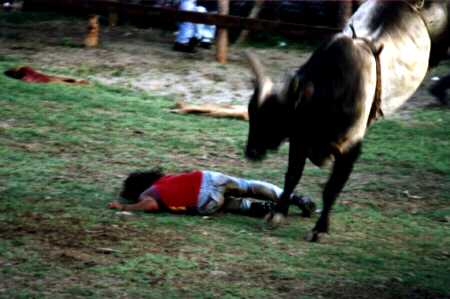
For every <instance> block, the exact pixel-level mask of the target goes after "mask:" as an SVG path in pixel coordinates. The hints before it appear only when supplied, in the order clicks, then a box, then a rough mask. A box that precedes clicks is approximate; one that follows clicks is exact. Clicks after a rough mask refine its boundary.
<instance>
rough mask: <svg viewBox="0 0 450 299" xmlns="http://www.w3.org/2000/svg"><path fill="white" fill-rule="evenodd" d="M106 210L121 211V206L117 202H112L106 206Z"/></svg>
mask: <svg viewBox="0 0 450 299" xmlns="http://www.w3.org/2000/svg"><path fill="white" fill-rule="evenodd" d="M108 208H110V209H118V210H122V204H121V203H120V202H118V201H117V200H114V201H112V202H110V203H109V204H108Z"/></svg>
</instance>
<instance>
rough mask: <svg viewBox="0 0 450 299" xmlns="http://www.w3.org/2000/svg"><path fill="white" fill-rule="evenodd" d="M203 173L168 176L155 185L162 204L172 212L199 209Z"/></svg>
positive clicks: (194, 172)
mask: <svg viewBox="0 0 450 299" xmlns="http://www.w3.org/2000/svg"><path fill="white" fill-rule="evenodd" d="M202 177H203V173H202V172H201V171H193V172H189V173H183V174H178V175H166V176H163V177H162V178H160V179H159V180H157V181H156V182H155V183H154V184H153V186H152V187H153V188H155V189H156V191H157V192H158V194H159V197H160V200H161V201H162V204H163V205H165V206H166V207H167V208H168V209H170V210H172V211H185V210H192V209H196V208H197V203H198V195H199V192H200V186H201V183H202Z"/></svg>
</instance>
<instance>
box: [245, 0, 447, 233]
mask: <svg viewBox="0 0 450 299" xmlns="http://www.w3.org/2000/svg"><path fill="white" fill-rule="evenodd" d="M448 24H449V16H448V2H447V1H425V3H423V2H422V1H381V0H380V1H375V0H369V1H366V2H365V3H364V4H362V5H361V7H360V8H359V9H358V10H357V11H356V12H355V14H354V15H353V16H352V18H351V19H350V20H349V22H348V24H347V26H346V27H345V28H344V30H343V31H342V32H341V33H339V34H336V35H335V36H334V37H332V39H331V40H330V41H328V42H327V43H325V44H323V45H322V46H321V47H320V48H319V49H317V50H316V51H315V52H314V53H313V54H312V56H311V57H310V59H309V60H308V61H307V62H306V63H305V64H304V65H303V66H301V67H300V68H299V69H298V70H297V72H296V73H295V74H293V75H292V76H290V78H289V79H288V80H286V81H285V83H284V86H283V87H282V88H280V89H276V88H274V85H273V83H272V81H271V79H270V78H269V77H267V76H266V75H265V73H264V70H263V68H262V65H261V64H260V63H259V61H258V60H257V59H256V57H255V56H253V55H252V54H249V53H248V58H249V60H250V64H251V66H252V69H253V71H254V73H255V75H256V78H257V84H256V86H255V92H254V94H253V96H252V98H251V100H250V103H249V108H248V110H249V117H250V128H249V135H248V141H247V148H246V156H247V157H248V158H249V159H252V160H260V159H262V158H263V157H264V156H265V154H266V152H267V151H268V150H275V149H277V148H278V147H279V146H280V144H281V143H282V142H284V141H289V142H290V148H289V164H288V169H287V172H286V177H285V183H284V192H283V196H282V199H281V200H280V202H279V203H278V204H277V206H276V208H275V214H274V215H273V217H272V218H271V221H272V222H274V223H275V224H276V223H277V222H279V221H281V220H282V218H283V215H286V214H287V212H288V208H289V197H290V194H291V193H292V192H293V191H294V188H295V186H296V185H297V184H298V182H299V180H300V178H301V176H302V173H303V168H304V166H305V161H306V159H310V160H311V161H312V162H313V163H314V164H316V165H318V166H322V165H323V164H324V163H325V162H327V161H334V162H333V163H334V164H333V168H332V172H331V175H330V177H329V180H328V182H327V183H326V186H325V188H324V190H323V209H322V213H321V215H320V218H319V219H318V221H317V223H316V225H315V227H314V228H313V230H312V232H311V234H309V235H308V239H309V240H311V241H315V240H317V239H318V238H319V236H320V234H321V233H326V232H328V227H329V213H330V211H331V208H332V206H333V204H334V202H335V200H336V198H337V196H338V194H339V193H340V191H341V190H342V188H343V187H344V185H345V183H346V181H347V179H348V177H349V176H350V173H351V172H352V169H353V165H354V163H355V161H356V160H357V158H358V156H359V154H360V152H361V145H362V140H363V137H364V134H365V132H366V129H367V127H368V126H369V125H370V123H371V122H372V121H374V120H376V118H378V117H379V116H380V115H383V114H390V113H392V112H394V111H395V110H396V109H397V108H398V107H399V106H400V105H401V104H403V103H404V102H405V101H406V100H407V99H408V98H409V97H410V96H411V95H412V94H413V93H414V92H415V90H416V89H417V88H418V87H419V85H420V83H421V82H422V80H423V78H424V77H425V75H426V72H427V70H428V68H429V66H430V65H432V64H435V63H436V62H437V61H438V60H439V59H440V55H442V56H443V53H444V52H445V53H446V52H447V48H448V38H449V37H448Z"/></svg>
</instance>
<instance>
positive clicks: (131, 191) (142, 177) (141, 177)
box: [120, 168, 164, 202]
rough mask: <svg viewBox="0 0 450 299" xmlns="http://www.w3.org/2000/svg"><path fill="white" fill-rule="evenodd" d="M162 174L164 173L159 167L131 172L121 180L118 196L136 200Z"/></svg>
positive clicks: (132, 200)
mask: <svg viewBox="0 0 450 299" xmlns="http://www.w3.org/2000/svg"><path fill="white" fill-rule="evenodd" d="M163 176H164V173H163V171H162V170H161V169H159V168H154V169H151V170H149V171H137V172H132V173H130V174H129V175H128V177H127V178H126V179H125V181H123V186H122V192H120V196H121V197H123V198H125V199H126V200H129V201H131V202H137V200H138V199H139V195H141V193H142V192H144V191H145V190H147V189H148V188H150V186H151V185H153V183H155V182H156V181H157V180H158V179H160V178H161V177H163Z"/></svg>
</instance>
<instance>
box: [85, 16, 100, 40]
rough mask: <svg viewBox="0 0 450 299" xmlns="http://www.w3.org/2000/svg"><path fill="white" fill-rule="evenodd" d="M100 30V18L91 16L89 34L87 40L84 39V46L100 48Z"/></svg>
mask: <svg viewBox="0 0 450 299" xmlns="http://www.w3.org/2000/svg"><path fill="white" fill-rule="evenodd" d="M99 30H100V25H99V24H98V16H97V15H91V16H90V17H89V25H88V32H87V35H86V38H85V39H84V45H85V46H86V47H88V48H93V47H97V46H98V33H99Z"/></svg>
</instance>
